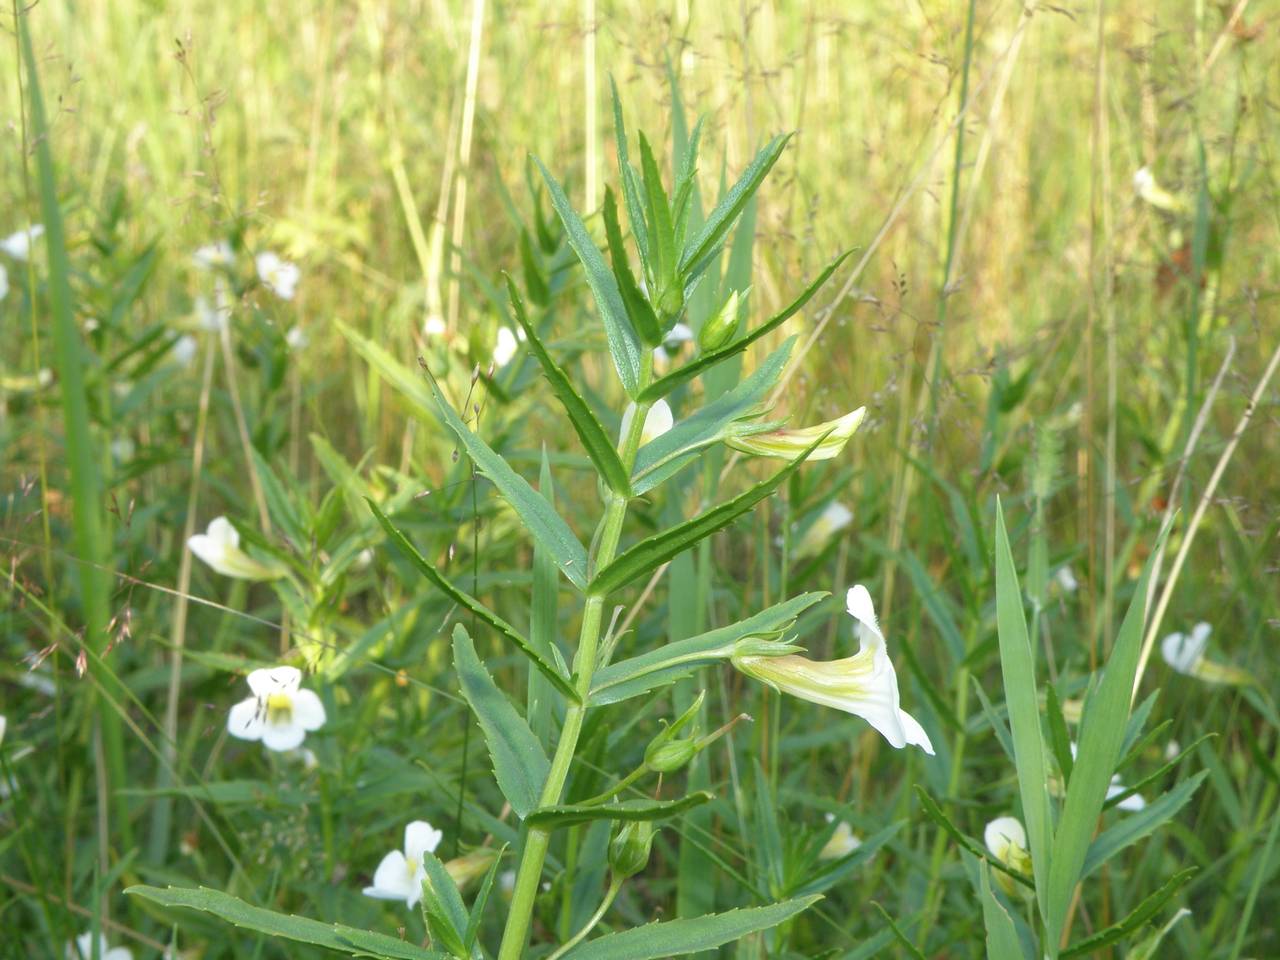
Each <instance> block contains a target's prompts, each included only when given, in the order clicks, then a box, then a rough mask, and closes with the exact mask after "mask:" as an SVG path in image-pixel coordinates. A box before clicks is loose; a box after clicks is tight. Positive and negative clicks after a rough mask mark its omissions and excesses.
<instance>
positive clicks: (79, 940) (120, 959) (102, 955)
mask: <svg viewBox="0 0 1280 960" xmlns="http://www.w3.org/2000/svg"><path fill="white" fill-rule="evenodd" d="M98 957H99V960H133V952H132V951H131V950H130V949H129V948H128V947H112V946H109V945H108V944H107V935H106V934H105V933H100V934H98ZM92 958H93V931H92V930H91V931H89V932H88V933H82V934H80V936H78V937H76V942H75V943H74V944H70V943H68V944H67V960H92Z"/></svg>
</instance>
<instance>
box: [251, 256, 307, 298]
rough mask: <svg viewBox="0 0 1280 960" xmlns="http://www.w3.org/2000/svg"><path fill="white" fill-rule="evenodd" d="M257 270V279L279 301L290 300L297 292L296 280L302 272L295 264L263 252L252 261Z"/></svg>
mask: <svg viewBox="0 0 1280 960" xmlns="http://www.w3.org/2000/svg"><path fill="white" fill-rule="evenodd" d="M253 264H254V266H255V267H257V268H258V279H259V280H261V281H262V283H263V285H264V286H266V287H267V289H268V290H270V291H271V292H272V293H274V294H275V295H276V296H277V297H279V298H280V299H281V300H292V299H293V295H294V293H295V292H296V291H297V286H298V280H299V279H301V277H302V271H301V270H299V269H298V265H297V264H296V263H290V262H289V261H288V260H283V259H281V258H280V256H279V255H278V254H275V253H272V252H271V251H270V250H266V251H263V252H262V253H260V254H258V255H257V256H256V257H254V259H253Z"/></svg>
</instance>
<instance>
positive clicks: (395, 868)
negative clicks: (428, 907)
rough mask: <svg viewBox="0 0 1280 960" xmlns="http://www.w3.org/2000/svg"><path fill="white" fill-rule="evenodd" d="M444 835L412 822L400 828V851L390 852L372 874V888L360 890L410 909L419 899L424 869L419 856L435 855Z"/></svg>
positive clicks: (423, 824) (419, 822)
mask: <svg viewBox="0 0 1280 960" xmlns="http://www.w3.org/2000/svg"><path fill="white" fill-rule="evenodd" d="M442 839H444V834H443V833H441V832H440V831H439V830H437V829H436V828H435V827H433V826H432V825H431V824H429V823H427V821H425V820H415V821H413V823H411V824H409V825H408V826H407V827H405V828H404V851H403V852H401V851H399V850H392V851H391V852H390V853H388V854H387V855H386V856H385V857H383V858H382V862H381V863H379V864H378V869H377V870H375V871H374V872H373V884H372V885H370V886H368V887H365V888H364V895H365V896H366V897H373V898H374V899H375V900H403V901H404V902H405V903H406V904H407V905H408V906H409V907H410V908H412V907H413V906H414V905H415V904H416V903H417V902H418V901H419V900H421V899H422V881H423V879H424V878H425V876H426V868H424V867H423V866H422V856H423V854H426V853H435V852H436V847H438V846H440V841H441V840H442Z"/></svg>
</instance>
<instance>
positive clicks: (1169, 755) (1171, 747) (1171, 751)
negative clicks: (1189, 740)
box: [1164, 740, 1182, 760]
mask: <svg viewBox="0 0 1280 960" xmlns="http://www.w3.org/2000/svg"><path fill="white" fill-rule="evenodd" d="M1181 752H1182V744H1180V743H1179V742H1178V741H1177V740H1170V741H1169V742H1168V743H1166V744H1165V745H1164V758H1165V760H1175V759H1177V757H1178V754H1180V753H1181Z"/></svg>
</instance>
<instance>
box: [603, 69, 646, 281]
mask: <svg viewBox="0 0 1280 960" xmlns="http://www.w3.org/2000/svg"><path fill="white" fill-rule="evenodd" d="M609 91H610V93H611V94H612V95H613V138H614V141H615V143H616V145H617V149H618V171H619V173H620V174H621V175H622V195H623V199H624V200H625V201H626V204H627V219H628V220H630V221H631V234H632V236H634V237H635V238H636V248H637V249H638V250H639V251H640V262H641V264H642V266H643V267H644V268H645V270H648V269H649V231H648V229H647V228H646V226H645V222H644V206H643V204H642V203H641V202H640V190H639V185H638V184H637V183H636V174H635V169H634V168H633V167H632V166H631V158H630V157H629V156H628V153H627V127H626V124H625V123H623V120H622V102H621V101H620V100H619V99H618V85H617V84H616V83H614V82H613V77H612V76H610V77H609Z"/></svg>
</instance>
